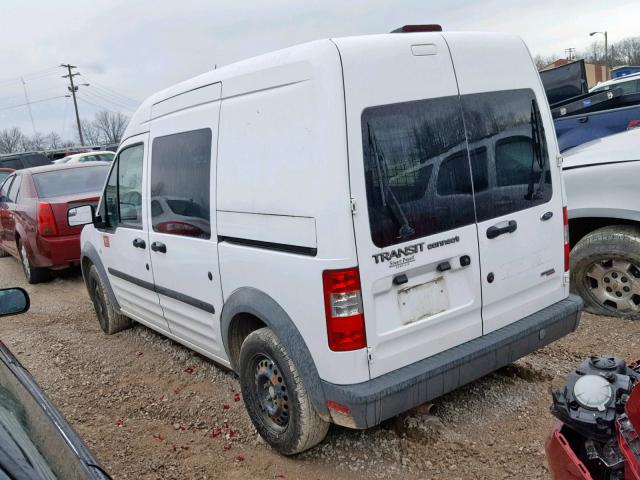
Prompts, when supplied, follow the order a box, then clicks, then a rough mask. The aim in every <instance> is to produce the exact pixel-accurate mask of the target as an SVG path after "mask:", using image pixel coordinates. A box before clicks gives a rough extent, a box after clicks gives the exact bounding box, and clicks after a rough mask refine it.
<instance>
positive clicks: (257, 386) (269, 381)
mask: <svg viewBox="0 0 640 480" xmlns="http://www.w3.org/2000/svg"><path fill="white" fill-rule="evenodd" d="M252 365H253V371H254V385H253V386H254V393H255V398H256V401H257V404H258V409H259V413H260V414H261V416H262V420H263V422H264V423H266V424H267V425H269V427H270V428H272V429H274V430H276V431H284V430H285V429H286V428H287V425H288V424H289V395H288V393H289V392H288V387H287V384H286V382H285V381H284V378H283V377H282V372H281V371H280V369H279V368H278V365H277V364H276V363H275V362H274V361H273V360H272V359H271V358H270V357H269V356H268V355H265V354H260V355H256V356H255V357H254V358H253V362H252Z"/></svg>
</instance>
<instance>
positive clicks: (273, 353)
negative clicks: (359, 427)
mask: <svg viewBox="0 0 640 480" xmlns="http://www.w3.org/2000/svg"><path fill="white" fill-rule="evenodd" d="M239 364H240V367H239V370H240V372H239V373H240V386H241V389H242V396H243V397H244V401H245V405H246V407H247V411H248V413H249V417H250V418H251V421H252V422H253V425H254V426H255V427H256V430H257V431H258V433H259V434H260V435H261V436H262V438H264V439H265V441H266V442H267V443H268V444H269V445H271V447H273V448H274V449H275V450H276V451H278V452H279V453H281V454H283V455H294V454H296V453H300V452H303V451H305V450H308V449H309V448H311V447H314V446H315V445H317V444H318V443H320V442H321V441H322V440H323V439H324V437H325V436H326V434H327V431H328V429H329V422H326V421H324V420H323V419H322V418H320V416H319V415H318V413H317V412H316V410H315V408H314V407H313V405H312V404H311V400H310V399H309V395H308V393H307V390H306V388H305V386H304V384H303V382H302V379H301V378H300V374H299V373H298V370H297V368H296V366H295V365H294V363H293V361H292V360H291V358H290V357H289V354H288V353H287V351H286V350H285V349H284V347H283V346H282V345H281V344H280V342H279V341H278V338H277V337H276V336H275V334H274V333H273V331H271V330H270V329H268V328H261V329H259V330H256V331H254V332H252V333H251V334H249V335H248V336H247V338H246V339H245V340H244V342H243V343H242V347H241V349H240V362H239Z"/></svg>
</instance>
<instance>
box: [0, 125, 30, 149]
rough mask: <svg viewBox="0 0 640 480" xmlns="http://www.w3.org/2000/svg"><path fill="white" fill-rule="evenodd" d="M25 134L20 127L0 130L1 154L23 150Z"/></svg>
mask: <svg viewBox="0 0 640 480" xmlns="http://www.w3.org/2000/svg"><path fill="white" fill-rule="evenodd" d="M24 138H25V136H24V133H22V130H20V129H19V128H18V127H13V128H7V129H4V130H0V153H14V152H19V151H22V150H23V147H24Z"/></svg>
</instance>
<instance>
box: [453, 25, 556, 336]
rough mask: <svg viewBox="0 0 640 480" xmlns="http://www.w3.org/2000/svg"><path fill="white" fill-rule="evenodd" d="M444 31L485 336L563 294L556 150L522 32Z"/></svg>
mask: <svg viewBox="0 0 640 480" xmlns="http://www.w3.org/2000/svg"><path fill="white" fill-rule="evenodd" d="M444 37H445V38H446V40H447V43H448V44H449V48H450V49H451V56H452V58H453V62H454V66H455V69H456V73H457V77H458V87H459V89H460V96H461V101H462V109H463V112H464V119H465V125H466V130H467V138H468V143H469V150H470V152H471V155H470V158H471V165H472V170H473V178H474V187H475V204H476V214H477V218H478V241H479V245H480V270H481V274H482V319H483V325H484V334H487V333H489V332H492V331H494V330H497V329H499V328H501V327H504V326H506V325H508V324H510V323H512V322H514V321H517V320H519V319H521V318H523V317H525V316H527V315H530V314H532V313H534V312H537V311H538V310H541V309H543V308H545V307H547V306H549V305H551V304H553V303H555V302H558V301H560V300H562V299H563V298H565V297H566V296H567V295H568V286H567V285H565V284H564V280H563V277H564V249H563V245H564V229H563V214H562V206H563V200H562V183H561V179H560V168H559V167H558V165H557V161H556V155H557V151H558V150H557V145H556V139H555V135H554V129H553V121H552V118H551V113H550V111H549V107H548V106H547V102H546V97H545V94H544V91H543V90H542V86H541V82H540V79H539V77H538V74H537V72H536V70H535V67H534V65H533V61H532V60H531V56H530V54H529V52H528V50H527V48H526V46H525V45H524V43H523V42H522V40H521V39H520V38H518V37H514V36H511V35H503V34H448V33H447V34H444ZM505 59H508V62H505ZM478 72H483V73H482V74H479V73H478Z"/></svg>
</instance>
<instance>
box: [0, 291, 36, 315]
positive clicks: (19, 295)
mask: <svg viewBox="0 0 640 480" xmlns="http://www.w3.org/2000/svg"><path fill="white" fill-rule="evenodd" d="M30 304H31V301H30V300H29V294H28V293H27V292H26V291H24V290H23V289H22V288H3V289H0V317H6V316H8V315H17V314H19V313H24V312H26V311H27V310H29V305H30Z"/></svg>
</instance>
